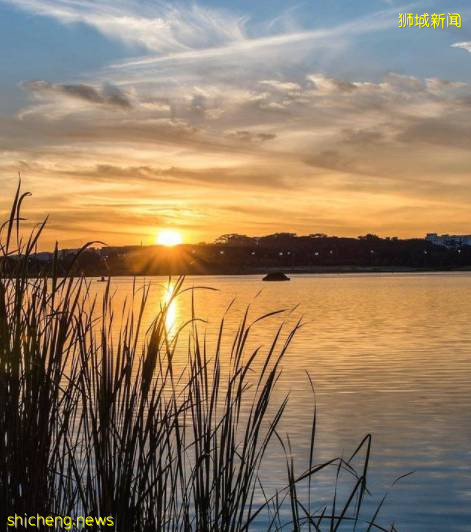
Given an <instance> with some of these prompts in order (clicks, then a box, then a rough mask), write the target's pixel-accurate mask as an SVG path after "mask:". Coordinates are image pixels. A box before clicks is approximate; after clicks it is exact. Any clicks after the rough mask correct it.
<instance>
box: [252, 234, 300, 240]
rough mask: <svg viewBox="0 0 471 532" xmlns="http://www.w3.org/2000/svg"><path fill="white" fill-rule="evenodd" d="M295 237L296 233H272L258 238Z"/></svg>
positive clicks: (279, 238)
mask: <svg viewBox="0 0 471 532" xmlns="http://www.w3.org/2000/svg"><path fill="white" fill-rule="evenodd" d="M296 237H297V235H296V233H273V234H271V235H266V236H262V237H260V240H292V239H293V238H296Z"/></svg>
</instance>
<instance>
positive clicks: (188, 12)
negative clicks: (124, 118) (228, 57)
mask: <svg viewBox="0 0 471 532" xmlns="http://www.w3.org/2000/svg"><path fill="white" fill-rule="evenodd" d="M4 1H6V2H9V3H10V4H13V5H15V6H17V7H19V8H21V9H23V10H25V11H28V12H31V13H34V14H36V15H41V16H47V17H52V18H55V19H57V20H59V21H60V22H63V23H65V24H70V23H83V24H87V25H88V26H91V27H93V28H95V29H97V30H98V31H99V32H101V33H102V34H103V35H105V36H107V37H110V38H112V39H115V40H118V41H121V42H124V43H128V44H132V45H134V46H135V45H137V46H139V47H142V48H143V49H146V50H149V51H150V50H152V51H158V52H159V53H176V52H184V51H187V50H191V49H195V48H206V47H208V46H214V45H217V46H221V45H224V44H225V43H227V42H236V41H238V40H241V39H243V38H244V24H245V22H246V19H245V18H243V17H240V16H237V15H233V14H231V13H229V12H228V11H226V10H223V9H208V8H205V7H202V6H200V5H197V4H192V5H189V6H184V5H176V4H174V5H171V4H169V3H166V2H159V1H155V2H140V1H133V0H129V1H128V0H83V1H81V2H77V1H76V0H4Z"/></svg>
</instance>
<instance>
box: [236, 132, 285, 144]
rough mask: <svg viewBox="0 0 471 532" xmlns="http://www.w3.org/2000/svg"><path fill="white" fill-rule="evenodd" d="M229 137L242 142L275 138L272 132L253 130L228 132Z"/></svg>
mask: <svg viewBox="0 0 471 532" xmlns="http://www.w3.org/2000/svg"><path fill="white" fill-rule="evenodd" d="M228 136H229V137H231V138H234V139H237V140H240V141H242V142H255V143H256V142H265V141H267V140H273V139H274V138H276V135H275V134H274V133H256V132H253V131H246V130H239V131H235V132H233V133H229V134H228Z"/></svg>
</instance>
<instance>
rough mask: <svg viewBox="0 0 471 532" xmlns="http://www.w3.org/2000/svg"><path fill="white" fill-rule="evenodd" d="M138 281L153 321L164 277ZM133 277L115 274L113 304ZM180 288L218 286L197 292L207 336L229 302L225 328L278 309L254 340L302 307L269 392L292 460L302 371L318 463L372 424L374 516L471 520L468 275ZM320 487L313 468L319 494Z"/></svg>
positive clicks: (179, 307) (266, 338)
mask: <svg viewBox="0 0 471 532" xmlns="http://www.w3.org/2000/svg"><path fill="white" fill-rule="evenodd" d="M145 282H146V283H149V282H150V283H151V291H150V300H149V303H150V304H149V306H148V310H147V313H146V316H145V319H146V320H147V321H148V322H150V320H151V318H152V316H153V311H154V309H158V308H159V305H160V301H161V300H163V299H165V297H166V287H165V283H166V279H164V278H157V277H155V278H147V279H145V280H144V279H138V280H137V285H138V286H140V285H142V284H144V283H145ZM132 283H133V280H132V279H131V278H113V279H112V289H113V291H115V292H116V296H115V298H116V308H117V309H118V308H119V305H120V304H121V302H122V300H123V299H124V298H125V297H126V296H127V295H129V293H130V292H131V289H132ZM93 286H94V289H95V290H96V291H98V292H100V291H101V290H102V289H103V285H102V284H99V283H94V284H93ZM186 286H187V287H191V286H195V287H199V286H207V287H212V288H215V289H217V291H209V290H204V289H201V290H197V291H196V293H195V294H196V295H195V298H196V313H197V316H198V317H199V318H201V319H203V320H206V322H207V323H202V324H201V325H200V327H202V328H203V329H206V330H207V335H208V341H209V342H211V341H212V340H213V339H214V335H215V334H216V331H217V328H218V326H219V321H220V319H221V318H222V317H223V315H224V314H225V311H226V309H227V307H228V305H229V304H230V303H231V301H233V300H235V301H234V303H233V304H232V306H231V308H230V310H229V312H228V313H227V315H226V320H225V322H226V329H227V333H228V334H229V336H230V335H231V334H232V333H233V332H234V331H235V330H236V327H237V324H238V323H239V321H240V319H241V314H242V312H243V311H244V309H245V308H246V307H247V305H249V304H250V305H251V310H250V315H251V316H252V317H253V318H255V317H257V316H258V315H261V314H263V313H267V312H269V311H272V310H278V309H286V312H285V313H284V314H280V315H277V316H273V317H271V318H269V319H268V320H267V321H266V322H263V323H262V324H259V326H258V327H256V328H255V331H254V337H253V339H252V342H253V344H254V345H256V344H259V343H262V344H268V343H269V342H270V340H271V339H272V337H273V335H274V333H275V331H276V329H277V327H278V326H279V325H280V323H281V322H282V321H286V327H287V329H286V330H288V329H289V327H290V326H292V325H293V324H294V323H295V322H296V320H298V319H299V318H301V317H302V320H303V323H304V325H303V327H302V328H301V329H300V330H299V331H298V333H297V335H296V336H295V339H294V341H293V343H292V344H291V346H290V349H289V351H288V354H287V355H286V357H285V358H284V360H283V363H282V368H283V373H282V377H281V379H280V382H279V385H278V392H277V393H278V394H279V397H278V396H277V400H279V401H281V400H282V399H283V397H284V395H285V394H287V393H289V395H290V398H289V408H288V410H287V412H286V414H285V420H284V423H283V426H282V431H284V432H289V434H290V436H291V440H292V444H293V455H294V458H295V461H296V462H299V463H300V464H301V463H303V464H305V463H306V460H307V455H308V452H309V445H308V440H309V431H310V424H311V419H312V405H313V397H312V392H311V389H310V385H309V381H308V379H307V376H306V371H307V372H309V374H310V375H311V377H312V379H313V381H314V383H315V391H316V401H317V409H318V427H317V428H318V431H317V436H316V438H317V439H316V449H317V451H316V461H321V460H326V459H329V458H332V457H335V456H337V455H339V454H343V455H344V456H349V454H351V452H352V451H353V450H354V449H355V447H356V445H357V444H358V443H359V442H360V440H361V439H362V438H363V437H364V436H365V434H367V433H371V434H372V435H373V451H372V460H371V466H370V473H369V487H370V490H371V492H372V495H371V497H369V499H368V505H370V506H371V512H373V511H374V508H375V504H376V503H377V502H378V501H379V500H380V499H381V497H382V496H383V494H384V493H386V492H388V493H389V494H388V497H387V500H386V502H385V505H384V508H383V510H382V512H381V514H380V515H381V516H382V519H381V522H382V523H384V524H390V523H391V522H392V521H394V522H395V525H396V527H397V528H398V529H399V530H406V531H409V530H413V531H424V532H425V531H427V532H431V531H437V532H438V531H440V532H444V531H464V530H468V531H469V530H471V326H470V317H471V274H468V273H450V274H448V273H444V274H442V273H433V274H351V275H350V274H348V275H347V274H342V275H317V276H316V275H293V276H292V280H291V281H290V282H285V283H264V282H261V276H225V277H223V276H206V277H189V278H187V280H186ZM190 309H191V297H190V294H186V295H184V296H182V297H181V299H178V300H177V301H176V302H175V303H174V304H172V307H171V309H170V313H169V318H168V321H169V324H168V326H169V327H170V328H176V327H178V324H181V323H183V322H184V321H186V320H187V319H188V317H189V316H190ZM117 314H119V312H117ZM116 323H118V322H116ZM116 326H117V325H116ZM182 360H183V358H182ZM279 453H280V450H279V449H278V450H277V449H275V448H273V449H271V452H270V455H269V456H268V457H267V461H266V471H265V473H264V475H265V477H266V482H267V484H268V485H269V486H270V485H276V479H277V476H278V474H279V473H280V472H281V470H282V469H283V460H282V459H280V456H281V455H280V454H279ZM409 472H413V474H411V475H409V476H407V477H405V478H403V479H401V480H400V481H399V482H397V484H396V485H395V486H393V487H392V484H393V482H394V480H395V479H396V478H398V477H400V476H402V475H405V474H407V473H409ZM326 482H327V481H326ZM322 489H323V487H322V478H321V479H320V486H319V490H320V491H319V497H320V498H321V499H322Z"/></svg>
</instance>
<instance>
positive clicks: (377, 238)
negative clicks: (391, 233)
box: [358, 233, 381, 241]
mask: <svg viewBox="0 0 471 532" xmlns="http://www.w3.org/2000/svg"><path fill="white" fill-rule="evenodd" d="M358 240H368V241H371V240H381V238H380V237H379V236H378V235H374V234H372V233H368V234H366V235H363V236H359V237H358Z"/></svg>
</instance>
